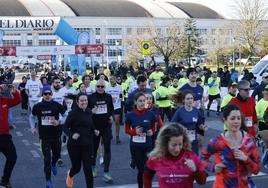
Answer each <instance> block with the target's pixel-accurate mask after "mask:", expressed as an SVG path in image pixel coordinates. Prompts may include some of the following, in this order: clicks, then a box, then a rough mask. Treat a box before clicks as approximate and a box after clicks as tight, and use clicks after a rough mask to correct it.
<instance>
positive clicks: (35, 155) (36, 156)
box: [30, 150, 40, 158]
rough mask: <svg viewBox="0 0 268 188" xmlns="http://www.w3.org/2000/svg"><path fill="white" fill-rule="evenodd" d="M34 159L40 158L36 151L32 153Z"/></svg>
mask: <svg viewBox="0 0 268 188" xmlns="http://www.w3.org/2000/svg"><path fill="white" fill-rule="evenodd" d="M30 152H31V154H32V155H33V157H34V158H40V155H39V154H38V153H37V151H35V150H31V151H30Z"/></svg>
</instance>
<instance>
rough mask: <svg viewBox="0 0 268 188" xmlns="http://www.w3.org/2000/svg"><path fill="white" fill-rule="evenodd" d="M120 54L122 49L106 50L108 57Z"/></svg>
mask: <svg viewBox="0 0 268 188" xmlns="http://www.w3.org/2000/svg"><path fill="white" fill-rule="evenodd" d="M119 55H120V56H122V55H123V51H122V50H114V49H109V50H108V56H110V57H117V56H119Z"/></svg>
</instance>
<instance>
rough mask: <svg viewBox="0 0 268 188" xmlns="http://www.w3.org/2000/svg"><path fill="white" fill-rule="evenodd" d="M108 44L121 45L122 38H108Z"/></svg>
mask: <svg viewBox="0 0 268 188" xmlns="http://www.w3.org/2000/svg"><path fill="white" fill-rule="evenodd" d="M108 45H110V46H122V39H108Z"/></svg>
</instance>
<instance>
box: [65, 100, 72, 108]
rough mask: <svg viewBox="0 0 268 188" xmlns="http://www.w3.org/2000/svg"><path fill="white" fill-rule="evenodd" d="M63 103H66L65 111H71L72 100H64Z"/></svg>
mask: <svg viewBox="0 0 268 188" xmlns="http://www.w3.org/2000/svg"><path fill="white" fill-rule="evenodd" d="M65 103H66V106H67V109H68V110H71V109H72V105H73V100H72V99H65Z"/></svg>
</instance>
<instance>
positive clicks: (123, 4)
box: [61, 0, 152, 17]
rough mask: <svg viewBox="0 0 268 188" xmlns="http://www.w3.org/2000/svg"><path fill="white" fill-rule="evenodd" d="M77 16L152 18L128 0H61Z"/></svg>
mask: <svg viewBox="0 0 268 188" xmlns="http://www.w3.org/2000/svg"><path fill="white" fill-rule="evenodd" d="M61 1H62V2H64V3H65V4H66V5H68V6H69V7H70V8H71V9H72V10H73V11H74V13H75V14H76V15H77V16H90V17H152V15H151V14H150V13H149V12H148V11H146V10H145V9H144V8H142V7H141V6H139V5H137V4H135V3H133V2H130V1H126V0H75V1H74V0H61Z"/></svg>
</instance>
